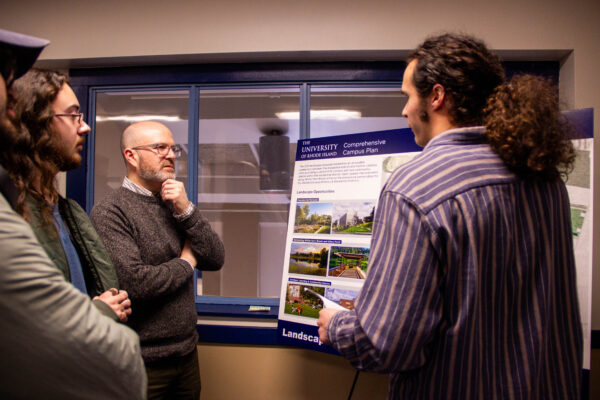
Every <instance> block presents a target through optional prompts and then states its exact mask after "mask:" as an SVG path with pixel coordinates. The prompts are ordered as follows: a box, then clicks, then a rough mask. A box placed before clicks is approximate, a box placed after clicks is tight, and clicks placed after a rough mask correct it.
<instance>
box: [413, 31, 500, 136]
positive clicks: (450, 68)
mask: <svg viewBox="0 0 600 400" xmlns="http://www.w3.org/2000/svg"><path fill="white" fill-rule="evenodd" d="M412 60H416V61H417V63H416V66H415V70H414V74H413V81H414V82H413V83H414V85H415V87H416V88H417V92H418V94H419V97H421V98H426V97H427V96H429V94H430V93H431V91H432V89H433V86H434V85H435V84H438V83H439V84H441V85H442V86H443V87H444V90H445V93H446V94H447V95H448V98H449V100H450V102H451V106H450V107H449V112H450V119H451V122H452V123H453V124H454V125H456V126H474V125H481V123H482V110H483V108H484V106H485V103H486V100H487V98H488V97H489V95H490V94H491V93H492V91H493V90H494V88H495V87H496V86H498V85H500V84H501V83H502V82H504V80H505V76H504V69H503V68H502V64H501V63H500V59H499V58H498V56H496V55H494V54H492V53H491V52H490V51H489V50H488V49H487V47H486V46H485V44H484V43H483V42H481V41H480V40H478V39H476V38H474V37H471V36H468V35H462V34H453V33H446V34H443V35H439V36H433V37H429V38H427V39H426V40H425V41H424V42H423V44H421V45H420V46H419V47H417V48H416V49H415V50H414V51H413V52H412V53H411V54H410V55H409V57H408V61H409V62H410V61H412Z"/></svg>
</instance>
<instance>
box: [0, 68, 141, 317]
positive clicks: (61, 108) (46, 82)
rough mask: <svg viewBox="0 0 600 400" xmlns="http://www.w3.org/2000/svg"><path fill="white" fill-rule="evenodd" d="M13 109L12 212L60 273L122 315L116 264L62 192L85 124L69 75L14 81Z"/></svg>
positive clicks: (127, 304) (123, 298) (124, 300)
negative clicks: (62, 176)
mask: <svg viewBox="0 0 600 400" xmlns="http://www.w3.org/2000/svg"><path fill="white" fill-rule="evenodd" d="M13 96H14V99H15V102H14V106H13V110H14V113H15V119H16V120H17V121H19V123H20V126H19V128H20V129H19V133H18V134H17V136H16V140H15V141H14V147H13V151H12V152H10V154H8V155H5V157H9V158H12V159H13V160H15V161H14V162H11V163H8V164H6V169H7V170H8V171H9V172H10V174H11V176H12V177H13V179H14V181H15V182H16V184H17V188H18V189H19V196H18V198H17V211H18V212H19V213H20V214H21V215H22V216H23V217H24V218H25V219H26V220H27V221H28V222H29V224H30V225H31V227H32V229H33V231H34V233H35V235H36V237H37V239H38V241H39V242H40V244H41V245H42V247H44V250H45V251H46V253H47V254H48V256H49V257H50V259H51V260H52V261H53V262H54V264H55V265H56V267H57V268H58V269H59V270H60V271H61V272H62V273H63V275H64V276H65V279H66V280H68V281H69V282H71V283H72V284H73V285H74V286H75V287H76V288H77V289H79V290H80V291H81V292H82V293H85V294H87V295H88V296H90V297H91V298H92V299H93V303H94V305H95V306H96V307H97V308H98V310H100V311H101V312H102V313H103V314H104V315H106V316H108V317H110V318H112V319H114V320H120V321H121V322H126V321H127V319H128V317H129V315H131V301H130V300H129V298H128V294H127V292H126V291H124V290H119V282H118V279H117V273H116V271H115V267H114V265H113V264H112V262H111V260H110V257H109V255H108V252H107V251H106V249H105V247H104V245H103V243H102V241H101V239H100V237H99V236H98V234H97V233H96V230H95V229H94V227H93V226H92V222H91V221H90V219H89V217H88V215H87V214H86V212H85V211H84V210H83V209H82V208H81V207H80V206H79V205H78V204H77V203H76V202H75V201H74V200H71V199H66V198H63V197H62V196H60V195H59V193H58V191H57V189H56V185H55V179H56V176H57V174H58V173H59V172H60V171H68V170H72V169H74V168H77V167H78V166H79V165H80V164H81V154H79V153H80V152H81V150H82V146H83V143H84V140H85V136H86V135H87V134H88V133H89V132H90V127H89V126H88V125H87V124H86V123H85V121H84V120H83V115H82V114H81V112H80V110H79V102H78V101H77V97H76V96H75V93H73V90H72V89H71V87H70V86H69V80H68V78H67V76H66V75H63V74H61V73H59V72H56V71H49V70H40V69H32V70H30V71H29V72H27V73H26V74H25V75H24V76H23V77H21V78H19V79H17V80H16V81H15V83H14V84H13Z"/></svg>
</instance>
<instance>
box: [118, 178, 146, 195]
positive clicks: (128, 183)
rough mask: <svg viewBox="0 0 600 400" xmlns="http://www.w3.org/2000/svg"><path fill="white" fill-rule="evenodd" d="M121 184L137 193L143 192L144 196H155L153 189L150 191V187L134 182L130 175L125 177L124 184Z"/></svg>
mask: <svg viewBox="0 0 600 400" xmlns="http://www.w3.org/2000/svg"><path fill="white" fill-rule="evenodd" d="M121 186H123V187H124V188H125V189H129V190H131V191H132V192H134V193H137V194H141V195H143V196H149V197H152V196H154V195H153V194H152V192H151V191H149V190H148V189H146V188H143V187H141V186H140V185H138V184H136V183H134V182H132V181H131V180H130V179H129V178H128V177H125V178H124V179H123V184H122V185H121Z"/></svg>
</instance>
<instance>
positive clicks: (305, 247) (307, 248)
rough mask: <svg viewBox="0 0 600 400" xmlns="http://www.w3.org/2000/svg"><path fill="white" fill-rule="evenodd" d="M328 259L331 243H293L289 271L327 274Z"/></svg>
mask: <svg viewBox="0 0 600 400" xmlns="http://www.w3.org/2000/svg"><path fill="white" fill-rule="evenodd" d="M328 259H329V245H326V244H321V243H292V246H291V249H290V265H289V270H288V271H289V273H290V274H304V275H314V276H326V275H327V265H328V264H327V262H328Z"/></svg>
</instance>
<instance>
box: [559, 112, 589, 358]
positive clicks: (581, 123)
mask: <svg viewBox="0 0 600 400" xmlns="http://www.w3.org/2000/svg"><path fill="white" fill-rule="evenodd" d="M564 114H565V116H566V117H567V118H568V119H569V120H570V121H571V123H572V124H573V125H574V126H575V129H576V131H577V134H578V138H577V139H575V140H573V145H574V147H575V151H576V153H577V158H576V160H575V164H574V167H573V171H571V173H570V174H569V177H568V179H567V180H566V186H567V191H568V192H569V201H570V203H571V224H572V226H573V248H574V250H575V265H576V266H577V293H578V296H579V311H580V313H581V325H582V330H583V368H584V369H588V370H589V369H590V357H591V341H592V248H593V247H592V246H593V243H594V238H593V235H592V221H593V207H592V206H593V197H592V196H593V192H594V191H593V185H592V182H594V176H593V175H594V174H593V172H594V167H593V163H594V123H593V121H594V110H593V109H592V108H585V109H580V110H572V111H567V112H565V113H564Z"/></svg>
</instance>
